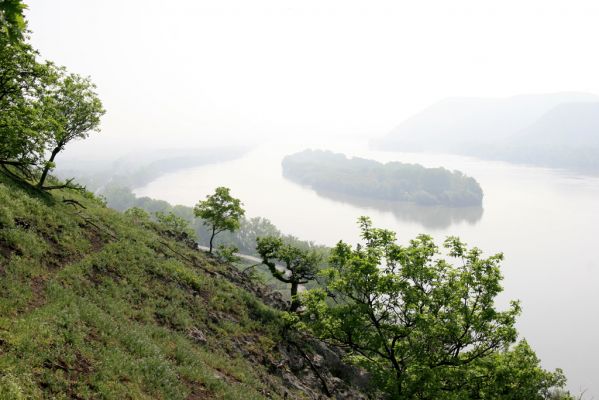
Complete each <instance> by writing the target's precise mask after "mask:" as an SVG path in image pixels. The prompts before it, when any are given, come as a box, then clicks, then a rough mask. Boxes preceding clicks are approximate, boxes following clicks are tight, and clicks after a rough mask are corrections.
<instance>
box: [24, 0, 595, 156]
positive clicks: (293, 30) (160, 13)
mask: <svg viewBox="0 0 599 400" xmlns="http://www.w3.org/2000/svg"><path fill="white" fill-rule="evenodd" d="M28 5H29V10H28V11H27V17H28V20H29V29H30V30H31V31H32V32H33V34H32V43H33V45H34V47H36V48H37V49H38V50H39V51H40V53H41V56H42V57H43V58H46V59H51V60H53V61H55V62H56V63H58V64H63V65H66V66H68V68H69V70H71V71H74V72H77V73H80V74H84V75H90V76H91V77H92V79H93V80H94V82H96V83H97V85H98V92H99V95H100V97H101V98H102V100H103V102H104V104H105V107H106V109H107V114H106V115H105V117H104V118H103V123H102V130H103V132H102V134H100V135H93V137H92V138H90V139H89V140H88V141H86V144H85V145H83V144H82V143H79V144H77V145H74V146H73V148H74V149H81V151H86V152H88V153H91V152H93V151H95V150H96V149H97V148H101V149H109V148H110V144H111V143H115V142H116V141H117V140H118V141H119V143H130V144H131V145H138V146H149V145H150V144H156V143H162V142H169V138H175V139H176V140H181V138H185V139H186V140H188V141H189V142H192V143H215V144H224V143H228V142H231V141H235V142H241V143H252V142H254V141H257V140H260V139H263V138H269V137H271V138H272V137H283V136H291V135H301V136H312V137H320V136H330V137H333V138H335V137H336V138H341V137H348V138H356V137H360V138H367V137H368V138H370V137H376V136H380V135H383V134H385V133H387V132H389V131H390V130H392V129H393V128H395V127H396V126H397V125H398V124H399V123H401V122H402V121H403V120H404V119H406V118H407V117H409V116H411V115H413V114H415V113H417V112H419V111H420V110H422V109H424V108H426V107H428V106H429V105H431V104H433V103H435V102H438V101H439V100H442V99H445V98H448V97H456V96H457V97H462V96H467V97H509V96H515V95H521V94H535V93H554V92H585V93H594V94H596V93H599V82H598V81H597V80H596V79H595V71H597V70H598V69H599V55H597V54H596V52H594V51H592V49H593V45H594V38H596V37H598V36H599V26H597V25H596V24H595V21H596V17H597V16H598V15H599V5H597V4H594V3H593V2H590V1H587V2H585V1H575V2H568V3H567V5H565V3H561V2H546V1H534V2H527V3H526V4H523V3H522V2H502V3H501V4H500V5H488V4H482V3H480V2H474V1H458V2H451V3H446V2H442V1H432V2H418V3H414V4H412V3H409V4H404V3H397V2H391V1H388V2H386V1H376V2H368V3H363V2H358V1H351V2H347V1H325V2H322V1H318V2H317V1H304V2H295V1H257V2H252V3H251V4H249V3H246V2H243V1H236V0H232V1H219V2H211V1H201V2H195V1H187V2H179V3H178V4H177V6H174V5H166V3H164V2H157V1H144V2H141V1H127V2H116V1H85V2H78V1H75V0H58V1H52V2H44V1H39V0H33V1H29V2H28ZM556 28H558V29H556ZM142 138H143V141H142V140H140V139H142ZM72 152H73V151H71V153H72Z"/></svg>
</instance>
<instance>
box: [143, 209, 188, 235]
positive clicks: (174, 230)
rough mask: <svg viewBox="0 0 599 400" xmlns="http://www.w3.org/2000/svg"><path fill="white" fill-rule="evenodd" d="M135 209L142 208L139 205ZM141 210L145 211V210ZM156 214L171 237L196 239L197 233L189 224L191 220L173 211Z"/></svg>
mask: <svg viewBox="0 0 599 400" xmlns="http://www.w3.org/2000/svg"><path fill="white" fill-rule="evenodd" d="M133 209H137V210H141V209H139V208H137V207H134V208H133ZM141 211H142V212H143V210H141ZM133 213H134V214H133ZM132 214H133V215H139V211H135V212H132ZM154 215H155V216H156V221H157V222H158V225H159V226H160V228H161V229H162V230H163V231H164V232H165V233H166V234H168V235H169V236H170V237H173V238H177V239H180V240H187V239H190V240H193V241H195V240H196V233H195V232H194V231H193V229H191V227H190V226H189V221H187V220H185V219H183V218H181V217H179V216H178V215H176V214H175V213H173V212H169V213H164V212H160V211H158V212H156V213H154Z"/></svg>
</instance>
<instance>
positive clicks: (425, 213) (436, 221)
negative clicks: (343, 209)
mask: <svg viewBox="0 0 599 400" xmlns="http://www.w3.org/2000/svg"><path fill="white" fill-rule="evenodd" d="M298 185H299V184H298ZM300 186H303V187H310V186H305V185H300ZM310 188H311V189H312V190H314V191H315V192H316V194H318V195H319V196H320V197H323V198H326V199H331V200H334V201H338V202H340V203H344V204H350V205H353V206H356V207H360V208H364V209H374V210H378V211H383V212H391V213H392V214H393V215H394V216H395V218H396V219H397V220H399V221H402V222H413V223H414V222H415V223H418V224H420V225H422V226H423V227H424V228H427V229H446V228H449V227H450V226H451V225H453V224H457V223H461V222H466V223H468V224H470V225H474V224H476V223H477V222H478V221H480V219H481V218H482V216H483V208H482V207H480V206H472V207H445V206H422V205H418V204H415V203H410V202H403V201H389V200H380V199H371V198H366V197H360V196H353V195H349V194H344V193H338V192H332V191H328V190H327V191H325V190H319V189H314V188H312V187H310Z"/></svg>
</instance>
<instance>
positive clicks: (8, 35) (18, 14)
mask: <svg viewBox="0 0 599 400" xmlns="http://www.w3.org/2000/svg"><path fill="white" fill-rule="evenodd" d="M26 8H27V6H26V5H25V4H24V3H23V2H22V1H20V0H0V37H1V38H0V40H7V41H10V42H12V43H15V42H18V41H20V40H22V39H23V34H24V33H25V28H26V26H27V24H26V22H25V17H24V15H23V12H24V10H25V9H26Z"/></svg>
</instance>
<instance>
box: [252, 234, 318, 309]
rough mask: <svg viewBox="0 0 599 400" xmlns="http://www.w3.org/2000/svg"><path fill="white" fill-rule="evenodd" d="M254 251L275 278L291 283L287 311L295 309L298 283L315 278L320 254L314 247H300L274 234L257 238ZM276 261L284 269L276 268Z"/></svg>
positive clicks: (298, 301) (298, 302) (297, 304)
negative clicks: (285, 241)
mask: <svg viewBox="0 0 599 400" xmlns="http://www.w3.org/2000/svg"><path fill="white" fill-rule="evenodd" d="M256 251H257V252H258V254H260V257H261V258H262V263H263V264H264V265H266V266H267V267H268V269H269V270H270V273H271V274H272V276H273V277H274V278H275V279H277V280H279V281H281V282H284V283H288V284H290V285H291V306H290V308H289V311H292V312H295V311H297V310H298V308H299V307H300V305H301V302H300V299H299V298H298V289H299V285H303V284H306V283H308V282H310V281H312V280H314V279H315V278H316V274H317V273H318V268H319V265H320V263H321V262H322V257H321V255H320V254H319V253H318V252H316V251H315V250H314V249H302V248H299V247H297V246H294V245H292V244H288V243H284V242H283V240H282V239H281V238H278V237H274V236H267V237H262V238H258V239H257V240H256ZM277 261H278V262H280V263H282V264H283V266H284V267H285V269H284V270H279V269H278V268H277V265H276V262H277Z"/></svg>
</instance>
